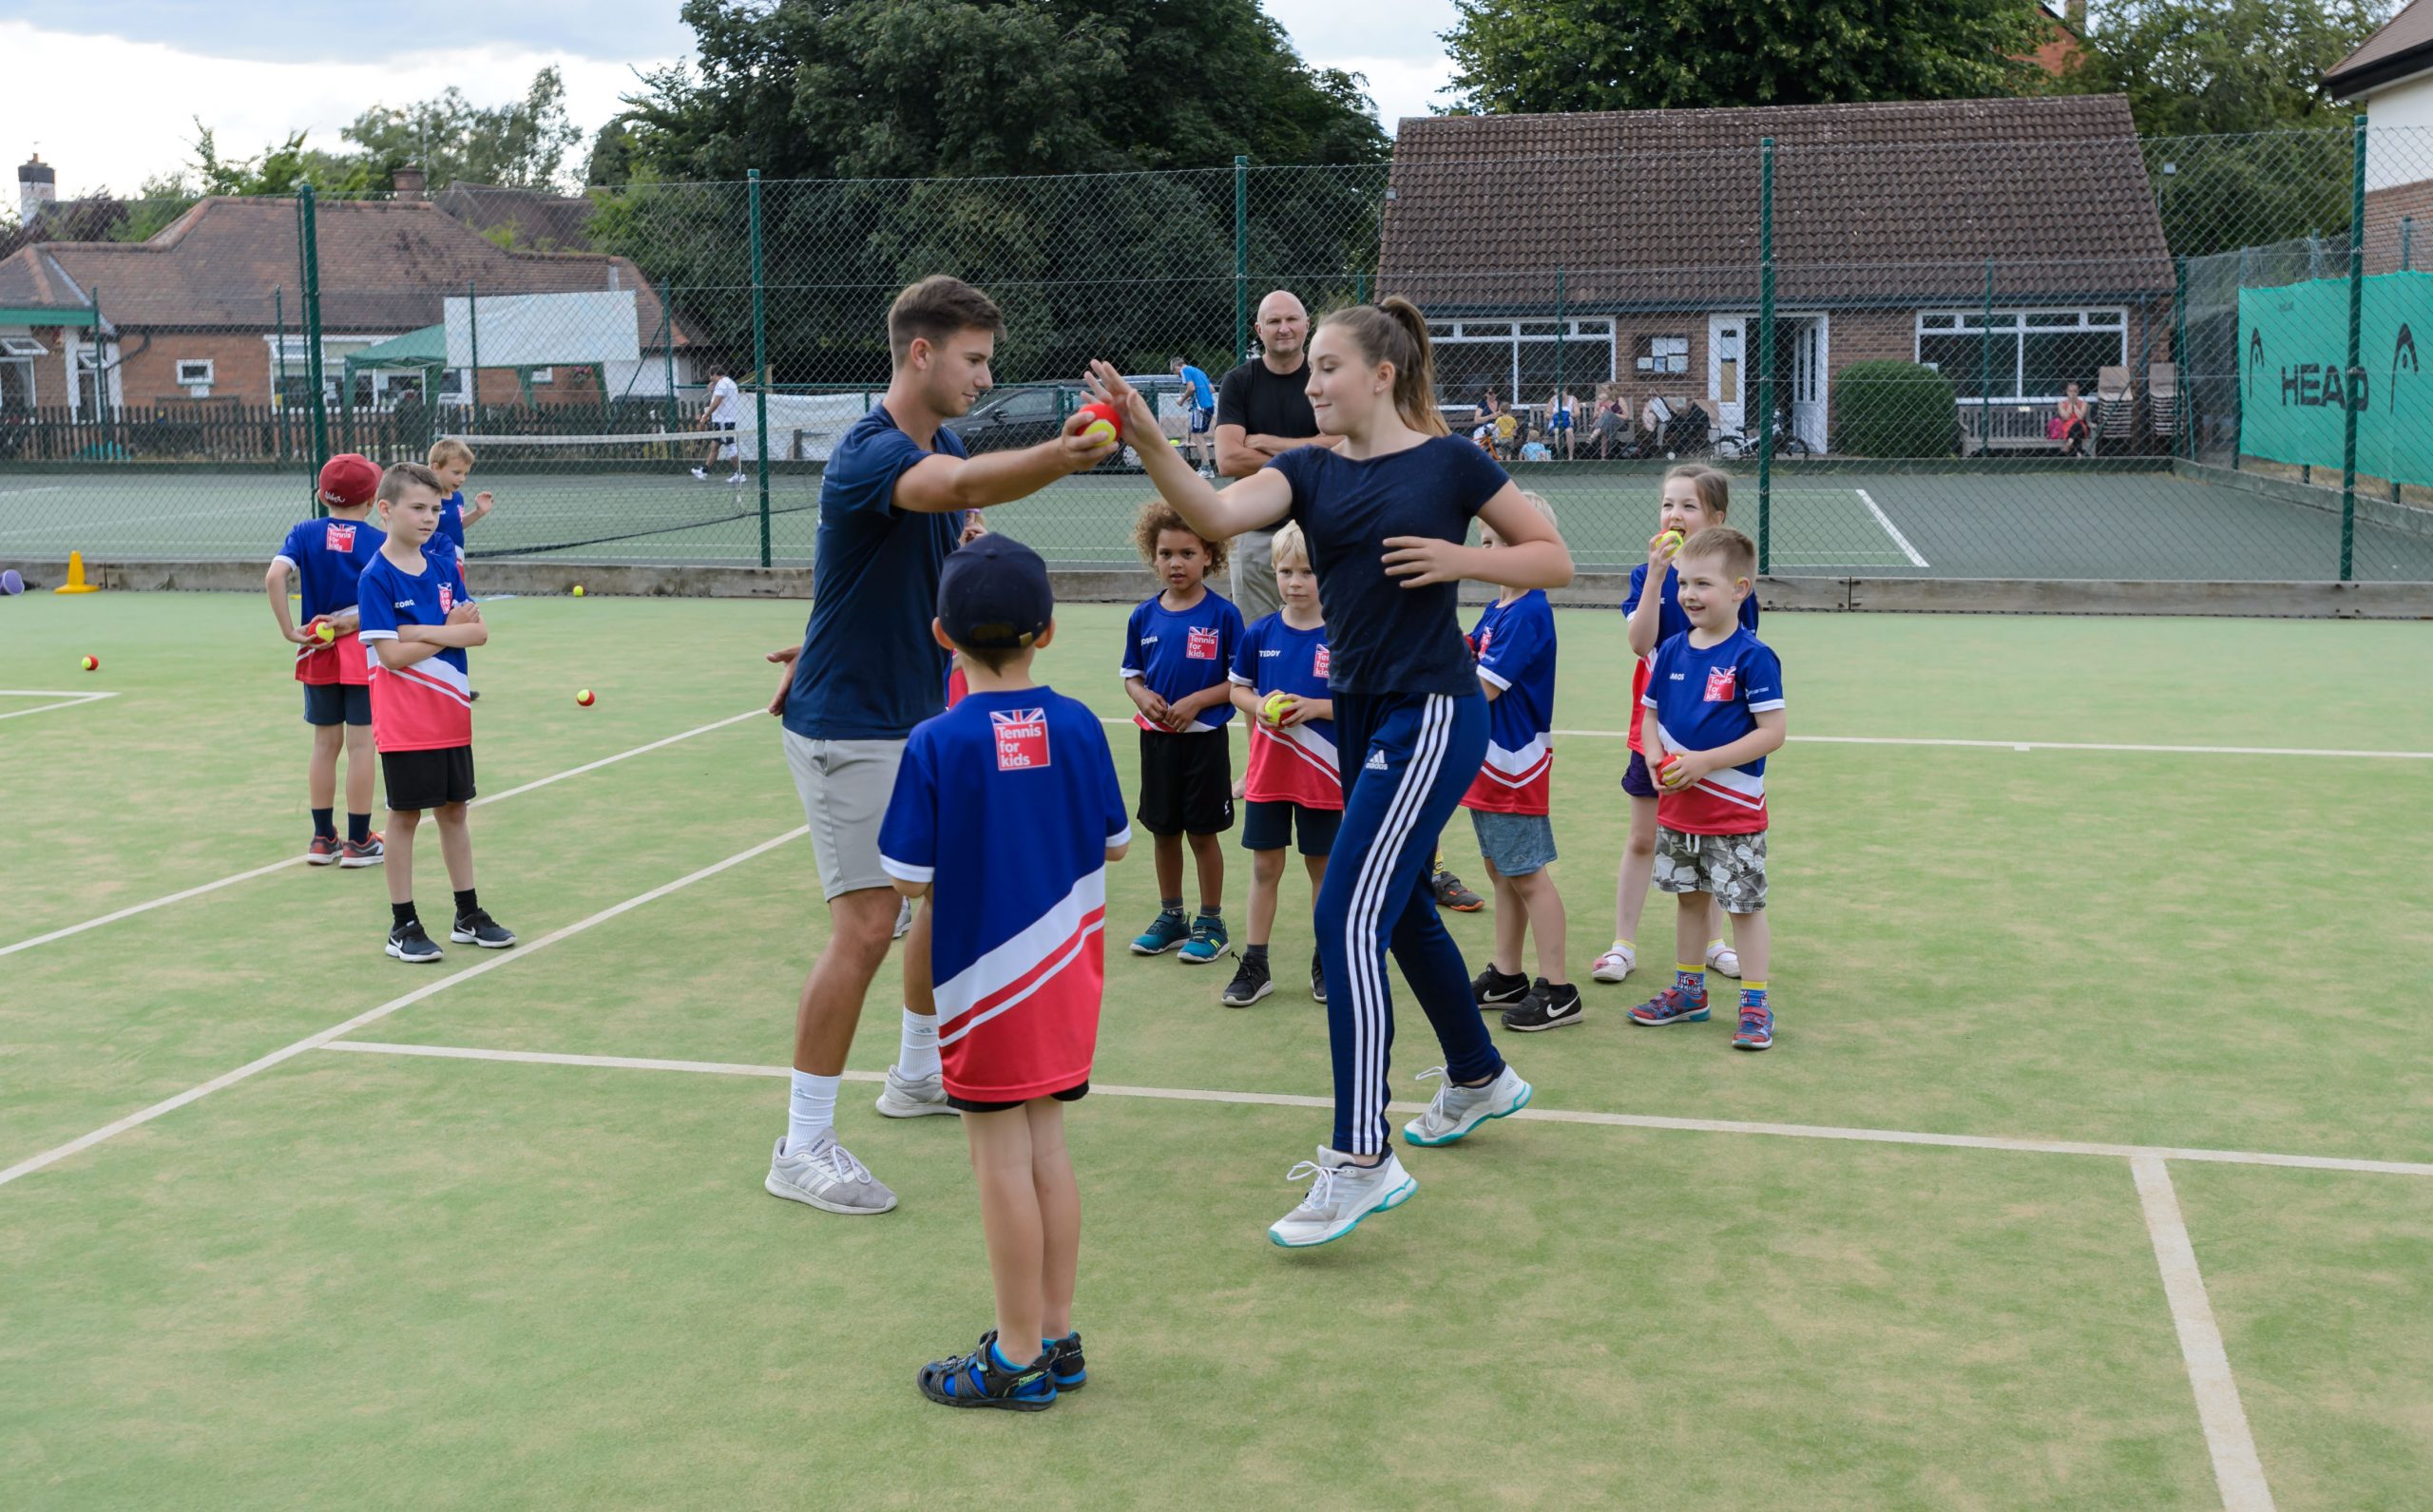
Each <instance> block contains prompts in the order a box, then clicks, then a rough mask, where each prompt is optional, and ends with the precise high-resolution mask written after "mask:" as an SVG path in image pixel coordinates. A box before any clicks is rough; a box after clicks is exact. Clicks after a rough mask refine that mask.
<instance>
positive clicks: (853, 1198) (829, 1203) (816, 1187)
mask: <svg viewBox="0 0 2433 1512" xmlns="http://www.w3.org/2000/svg"><path fill="white" fill-rule="evenodd" d="M761 1185H763V1186H765V1187H767V1188H768V1189H769V1195H770V1196H776V1197H786V1198H788V1199H790V1200H792V1201H795V1202H807V1203H809V1204H811V1205H812V1206H813V1207H814V1208H817V1209H819V1210H820V1211H821V1212H823V1213H844V1214H850V1215H862V1214H871V1213H886V1212H888V1211H890V1210H891V1209H892V1208H893V1207H894V1206H895V1194H894V1193H892V1192H891V1191H889V1190H888V1189H887V1188H886V1187H885V1186H883V1185H882V1184H880V1182H879V1179H878V1177H874V1176H872V1175H871V1173H870V1170H869V1168H868V1167H866V1166H864V1165H863V1164H862V1162H861V1161H859V1160H856V1159H854V1158H853V1156H852V1155H851V1154H850V1153H849V1152H847V1150H846V1149H845V1147H844V1146H843V1145H841V1144H838V1143H837V1142H836V1139H835V1137H834V1136H833V1135H831V1136H830V1137H829V1138H828V1139H824V1140H822V1141H821V1142H819V1143H817V1144H814V1145H813V1146H812V1147H811V1148H810V1149H808V1150H805V1151H802V1152H801V1153H800V1154H798V1155H788V1154H787V1153H786V1141H785V1139H783V1138H780V1139H778V1140H777V1147H776V1149H775V1150H773V1151H771V1152H770V1155H769V1179H768V1180H766V1181H764V1182H762V1183H761Z"/></svg>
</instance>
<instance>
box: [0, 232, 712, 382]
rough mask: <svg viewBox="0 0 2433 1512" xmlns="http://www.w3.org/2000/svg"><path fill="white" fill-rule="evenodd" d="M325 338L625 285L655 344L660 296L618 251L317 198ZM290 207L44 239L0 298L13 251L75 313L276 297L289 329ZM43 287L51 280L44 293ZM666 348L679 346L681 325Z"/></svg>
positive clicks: (181, 311) (128, 321)
mask: <svg viewBox="0 0 2433 1512" xmlns="http://www.w3.org/2000/svg"><path fill="white" fill-rule="evenodd" d="M316 239H317V241H318V244H319V249H320V282H321V329H322V330H323V331H324V332H325V333H331V334H335V333H338V332H354V331H363V332H381V333H386V334H395V333H397V332H402V331H412V330H414V329H417V328H419V327H422V326H427V325H431V324H434V323H436V322H437V321H439V320H440V319H441V317H442V315H443V309H442V305H441V301H442V300H443V299H445V298H446V297H449V296H450V295H462V294H463V293H465V290H466V287H467V285H468V284H471V285H473V286H474V287H475V288H476V289H477V290H478V291H479V292H480V293H483V294H567V293H577V292H587V291H596V290H603V289H612V288H614V289H631V290H633V291H634V302H635V307H636V315H635V323H636V325H637V327H638V329H639V334H640V335H641V339H642V345H643V346H644V347H646V348H657V347H661V346H663V345H664V344H665V340H664V337H663V335H662V334H661V318H662V317H661V313H660V304H659V295H658V293H657V291H656V290H654V289H652V288H651V286H650V283H649V280H647V279H646V278H643V277H642V270H641V269H640V268H638V267H636V266H635V265H634V263H633V262H632V260H631V259H629V258H615V257H606V256H603V255H602V254H599V253H533V252H508V251H507V250H505V249H503V248H501V247H499V246H498V245H497V244H496V243H494V242H492V241H491V240H490V239H489V238H487V237H485V236H483V235H482V234H481V233H480V232H479V231H476V230H474V229H473V228H472V227H471V226H469V225H467V224H465V223H464V222H463V221H461V220H456V219H455V218H454V217H452V216H450V215H449V214H447V213H446V212H445V211H443V210H441V209H440V208H439V207H438V206H437V205H435V204H433V203H431V201H361V200H328V201H321V203H320V205H319V207H318V212H317V215H316ZM37 257H44V258H49V259H50V260H51V261H52V262H53V263H54V264H55V265H56V269H57V271H60V272H64V273H65V274H66V275H67V278H72V279H73V280H74V281H75V283H76V284H77V285H78V286H80V288H81V294H82V297H78V298H74V299H72V300H71V302H72V303H73V304H74V305H75V306H77V307H79V308H82V307H83V306H84V305H85V303H86V301H87V300H89V299H91V298H92V297H95V296H97V295H98V297H99V299H100V302H101V308H102V317H103V318H104V319H105V320H106V321H108V322H109V324H110V325H112V326H114V327H117V328H119V329H121V330H127V329H144V328H158V329H171V328H182V329H189V330H194V329H205V330H207V329H226V328H235V329H239V330H244V331H268V330H270V329H271V328H272V326H273V323H274V321H275V320H276V319H277V318H278V313H279V312H278V300H277V299H276V298H275V297H274V294H273V291H274V290H278V291H282V293H283V298H284V303H285V316H286V319H287V323H288V326H289V329H290V330H297V329H300V321H301V318H302V317H301V315H300V309H301V306H300V302H299V301H300V290H301V287H302V280H301V275H300V273H299V270H298V263H297V217H296V203H295V201H291V200H240V199H227V198H220V197H214V198H211V199H206V200H203V201H201V202H199V203H197V204H196V205H195V206H194V208H192V209H191V210H188V211H187V212H186V213H185V214H184V215H182V216H181V217H179V218H178V219H177V220H175V221H173V222H171V223H170V224H169V226H168V227H167V228H166V229H165V230H163V231H162V232H161V234H160V235H158V236H156V237H154V238H152V239H150V240H149V241H140V242H119V241H48V242H44V243H41V244H40V245H38V246H32V247H28V248H25V249H24V250H23V251H20V252H19V253H17V254H16V255H15V256H14V257H11V258H9V259H7V260H6V261H5V262H0V305H10V304H15V303H17V302H18V301H17V299H15V298H13V297H11V295H10V291H12V290H15V289H16V288H17V287H18V279H19V278H21V277H22V278H24V279H25V281H26V285H27V287H28V288H29V289H31V288H32V287H33V275H32V274H31V273H29V272H23V273H21V269H23V268H24V267H26V266H27V261H26V259H28V258H37ZM51 292H52V293H53V294H54V295H56V294H57V293H58V292H59V290H58V288H57V286H55V285H54V286H53V287H52V291H51ZM676 339H677V345H679V346H683V345H686V344H688V343H689V341H690V337H689V335H687V334H686V333H685V331H684V330H683V328H682V326H681V325H679V326H678V328H677V338H676Z"/></svg>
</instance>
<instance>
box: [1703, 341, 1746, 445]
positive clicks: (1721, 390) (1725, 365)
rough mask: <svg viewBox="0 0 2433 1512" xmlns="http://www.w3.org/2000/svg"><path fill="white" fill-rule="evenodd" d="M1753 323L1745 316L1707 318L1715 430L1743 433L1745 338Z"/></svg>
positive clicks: (1708, 362)
mask: <svg viewBox="0 0 2433 1512" xmlns="http://www.w3.org/2000/svg"><path fill="white" fill-rule="evenodd" d="M1752 323H1753V322H1751V321H1750V320H1749V319H1748V317H1746V316H1736V315H1717V316H1708V317H1707V397H1708V398H1710V399H1712V400H1714V401H1715V433H1716V434H1718V435H1737V434H1742V433H1744V431H1745V428H1744V427H1743V425H1742V424H1741V416H1742V414H1743V413H1744V412H1745V411H1744V409H1743V407H1742V404H1741V391H1742V389H1743V388H1744V387H1746V384H1747V381H1748V380H1747V377H1746V375H1745V373H1744V371H1743V370H1744V369H1745V367H1746V366H1747V364H1746V363H1745V362H1744V361H1743V360H1742V359H1743V356H1744V354H1745V352H1746V343H1745V342H1744V340H1743V339H1742V337H1743V335H1744V333H1746V332H1747V331H1748V329H1749V327H1750V325H1751V324H1752Z"/></svg>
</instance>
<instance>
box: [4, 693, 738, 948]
mask: <svg viewBox="0 0 2433 1512" xmlns="http://www.w3.org/2000/svg"><path fill="white" fill-rule="evenodd" d="M29 712H30V711H29ZM768 712H769V711H768V710H767V709H766V708H759V709H751V710H747V711H746V712H744V713H742V714H738V715H732V716H729V717H728V718H723V719H719V720H717V721H716V722H714V723H711V724H704V725H699V726H697V727H696V728H694V729H690V730H687V731H685V732H684V733H683V734H681V735H671V736H668V737H666V738H664V739H661V740H653V741H652V742H651V743H650V744H648V745H638V746H636V747H634V748H633V749H632V750H630V751H620V752H618V753H617V754H616V755H615V756H602V757H601V758H600V759H599V760H597V761H586V762H584V764H583V765H581V766H579V767H568V768H566V769H565V771H564V772H557V773H552V774H551V775H548V776H546V777H540V778H537V779H535V780H533V781H530V782H527V783H526V784H524V785H523V786H522V787H520V788H509V789H508V790H507V791H506V792H505V793H493V794H488V795H486V796H483V797H479V798H475V799H474V800H473V801H472V802H471V803H470V804H469V805H468V807H469V808H475V809H478V808H480V807H482V806H483V805H484V804H488V803H504V802H506V801H507V800H508V799H509V798H512V797H515V796H516V795H518V794H525V793H529V792H531V791H532V790H533V789H535V788H546V787H547V786H548V785H549V784H550V783H552V782H564V781H565V779H566V778H568V777H579V776H581V775H584V773H586V772H597V771H599V770H600V769H601V768H602V767H606V766H615V765H616V764H617V763H618V762H620V761H624V760H627V759H630V758H631V757H634V756H642V755H643V754H644V753H646V752H651V751H656V750H658V749H660V748H661V746H670V745H674V744H675V743H676V742H677V741H679V740H690V739H691V738H693V737H695V736H697V735H707V734H709V733H710V732H711V731H712V730H723V729H725V728H726V727H727V726H728V725H730V724H736V723H739V722H741V721H742V720H745V719H749V718H752V717H753V716H754V715H761V716H766V715H767V714H768ZM303 864H304V858H303V857H302V856H300V855H292V856H289V857H288V858H287V859H285V860H283V861H273V862H272V863H271V864H270V865H268V866H260V867H256V868H254V869H253V870H252V871H239V872H238V873H237V874H236V875H234V876H226V877H221V878H220V880H219V881H217V882H205V883H203V884H201V886H200V887H192V888H187V889H186V890H183V891H182V892H172V893H170V894H168V895H167V896H165V897H159V898H154V899H152V900H151V901H150V902H148V903H137V904H131V905H129V906H128V907H126V908H124V909H119V910H118V911H117V912H115V913H105V914H103V915H102V916H101V917H100V918H98V919H86V921H85V922H84V923H82V924H71V925H68V926H67V928H60V929H53V930H51V931H50V932H49V933H48V934H37V935H35V936H34V937H33V938H32V939H30V940H20V941H18V942H17V943H16V944H14V945H7V946H0V956H6V955H14V954H16V953H17V952H18V951H20V950H30V949H32V948H33V947H35V946H38V945H48V944H49V943H50V942H51V941H53V940H65V939H67V937H68V936H69V935H71V934H82V933H84V932H85V931H86V930H87V929H98V928H101V927H102V926H103V925H105V924H116V923H117V922H118V921H119V920H121V919H131V918H133V917H135V916H136V915H137V914H139V913H149V912H151V911H152V910H153V909H165V908H167V907H168V906H169V905H170V904H172V903H183V902H184V901H185V900H186V899H188V898H199V897H201V896H202V895H203V894H204V893H206V892H217V891H219V890H220V889H221V888H233V887H235V886H236V885H237V884H238V883H239V882H251V881H252V880H253V879H254V878H256V877H266V876H268V875H270V874H271V873H272V872H274V871H281V870H283V869H285V868H288V867H292V866H302V865H303Z"/></svg>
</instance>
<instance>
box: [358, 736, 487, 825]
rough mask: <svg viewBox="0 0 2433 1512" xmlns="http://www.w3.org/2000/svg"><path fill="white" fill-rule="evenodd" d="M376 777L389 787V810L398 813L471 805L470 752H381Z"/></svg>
mask: <svg viewBox="0 0 2433 1512" xmlns="http://www.w3.org/2000/svg"><path fill="white" fill-rule="evenodd" d="M380 775H381V777H382V778H383V779H384V780H385V781H386V782H387V783H388V786H389V807H390V808H392V809H396V810H400V811H410V810H416V809H444V808H446V807H447V806H448V805H450V804H451V803H470V802H472V801H473V748H472V747H471V746H469V745H451V746H448V747H446V748H444V749H442V750H438V751H383V752H381V753H380Z"/></svg>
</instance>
